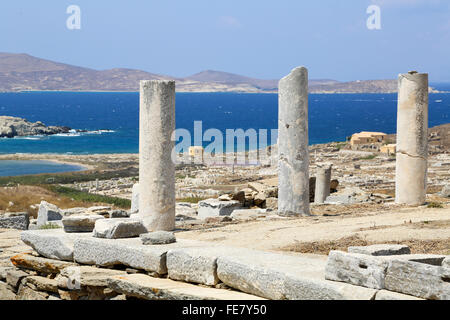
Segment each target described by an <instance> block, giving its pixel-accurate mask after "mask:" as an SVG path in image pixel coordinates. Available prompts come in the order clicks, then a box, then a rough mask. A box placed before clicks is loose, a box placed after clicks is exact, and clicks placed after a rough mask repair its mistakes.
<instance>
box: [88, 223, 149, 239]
mask: <svg viewBox="0 0 450 320" xmlns="http://www.w3.org/2000/svg"><path fill="white" fill-rule="evenodd" d="M143 233H147V229H146V228H145V226H144V224H143V223H142V221H141V220H139V219H131V218H128V219H103V220H97V221H96V222H95V228H94V237H96V238H107V239H120V238H134V237H138V236H139V235H141V234H143Z"/></svg>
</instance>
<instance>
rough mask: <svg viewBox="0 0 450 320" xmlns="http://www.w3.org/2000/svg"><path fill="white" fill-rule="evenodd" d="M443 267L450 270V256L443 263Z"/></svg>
mask: <svg viewBox="0 0 450 320" xmlns="http://www.w3.org/2000/svg"><path fill="white" fill-rule="evenodd" d="M442 266H443V267H445V268H450V256H447V257H446V258H445V259H444V261H442Z"/></svg>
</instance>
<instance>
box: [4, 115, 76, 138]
mask: <svg viewBox="0 0 450 320" xmlns="http://www.w3.org/2000/svg"><path fill="white" fill-rule="evenodd" d="M70 130H71V129H70V128H68V127H56V126H49V127H47V126H45V125H44V124H43V123H42V122H40V121H38V122H30V121H28V120H26V119H22V118H17V117H10V116H0V138H13V137H15V136H34V135H53V134H58V133H67V132H69V131H70Z"/></svg>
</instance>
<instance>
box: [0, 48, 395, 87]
mask: <svg viewBox="0 0 450 320" xmlns="http://www.w3.org/2000/svg"><path fill="white" fill-rule="evenodd" d="M153 79H159V80H176V82H177V91H178V92H255V93H257V92H267V93H271V92H277V88H278V80H261V79H254V78H249V77H245V76H241V75H237V74H232V73H227V72H221V71H213V70H207V71H203V72H200V73H197V74H194V75H192V76H189V77H186V78H175V77H171V76H166V75H159V74H154V73H149V72H146V71H142V70H135V69H120V68H117V69H110V70H94V69H89V68H83V67H77V66H72V65H68V64H64V63H59V62H54V61H50V60H45V59H40V58H36V57H33V56H30V55H28V54H14V53H0V91H7V92H11V91H12V92H17V91H30V90H51V91H138V90H139V80H153ZM309 90H310V92H311V93H390V92H396V91H397V81H396V80H369V81H353V82H339V81H336V80H330V79H318V80H314V79H311V80H310V81H309Z"/></svg>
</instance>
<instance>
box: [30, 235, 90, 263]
mask: <svg viewBox="0 0 450 320" xmlns="http://www.w3.org/2000/svg"><path fill="white" fill-rule="evenodd" d="M91 236H92V235H91V234H90V233H65V232H64V230H61V229H49V230H28V231H23V232H22V233H21V239H22V241H23V242H24V243H25V244H27V245H29V246H30V247H32V248H33V249H34V250H36V251H37V252H38V253H39V254H40V255H41V256H44V257H46V258H50V259H56V260H65V261H73V243H74V241H75V239H77V238H79V237H91Z"/></svg>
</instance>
